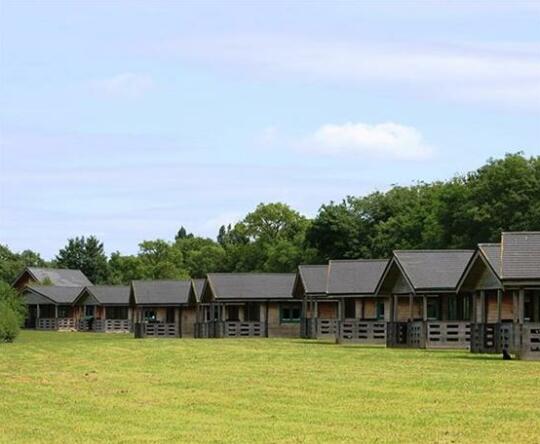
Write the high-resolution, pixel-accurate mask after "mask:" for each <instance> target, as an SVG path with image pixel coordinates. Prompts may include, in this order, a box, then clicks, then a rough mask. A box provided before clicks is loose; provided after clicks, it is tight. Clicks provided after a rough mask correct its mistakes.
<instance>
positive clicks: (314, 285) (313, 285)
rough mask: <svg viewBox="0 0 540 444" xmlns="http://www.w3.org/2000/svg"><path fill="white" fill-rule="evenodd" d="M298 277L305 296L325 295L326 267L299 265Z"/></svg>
mask: <svg viewBox="0 0 540 444" xmlns="http://www.w3.org/2000/svg"><path fill="white" fill-rule="evenodd" d="M298 276H299V277H300V279H301V281H302V285H303V287H304V292H305V293H306V294H325V293H326V286H327V281H328V265H299V266H298Z"/></svg>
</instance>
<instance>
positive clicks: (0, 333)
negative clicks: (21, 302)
mask: <svg viewBox="0 0 540 444" xmlns="http://www.w3.org/2000/svg"><path fill="white" fill-rule="evenodd" d="M20 322H21V321H20V319H19V317H18V316H17V313H16V312H15V311H14V310H13V308H11V307H10V306H9V305H8V304H7V303H6V302H4V301H0V342H13V341H14V340H15V338H16V337H17V335H18V334H19V330H20V328H21V327H20Z"/></svg>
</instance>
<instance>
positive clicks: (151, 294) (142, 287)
mask: <svg viewBox="0 0 540 444" xmlns="http://www.w3.org/2000/svg"><path fill="white" fill-rule="evenodd" d="M131 296H133V302H134V303H135V304H139V305H184V304H188V303H190V302H193V299H194V296H195V295H194V293H193V284H192V282H191V279H188V280H182V281H175V280H157V281H132V282H131ZM190 296H192V298H190ZM130 299H131V298H130ZM190 299H191V300H190Z"/></svg>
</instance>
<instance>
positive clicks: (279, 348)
mask: <svg viewBox="0 0 540 444" xmlns="http://www.w3.org/2000/svg"><path fill="white" fill-rule="evenodd" d="M0 440H1V441H2V442H10V443H11V442H21V443H31V442H64V443H65V442H89V441H97V442H113V441H116V442H122V441H123V442H128V441H130V442H141V441H142V442H161V441H163V442H165V441H172V442H246V443H248V442H291V443H295V442H361V441H367V442H420V441H422V442H455V443H463V442H486V443H493V442H521V443H525V442H536V443H538V442H540V363H539V362H519V361H510V362H508V361H502V360H501V359H500V358H499V357H498V356H487V355H472V354H469V353H467V352H452V351H422V350H396V349H384V348H376V347H361V346H338V345H335V344H330V343H324V342H315V341H304V340H300V339H297V340H281V339H279V340H278V339H240V340H228V339H206V340H195V339H167V340H154V339H145V340H136V339H133V338H132V337H130V336H127V335H118V334H85V333H57V332H50V333H49V332H31V331H25V332H23V333H22V334H21V336H20V338H19V339H18V340H17V341H16V343H14V344H0Z"/></svg>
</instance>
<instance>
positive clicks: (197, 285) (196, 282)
mask: <svg viewBox="0 0 540 444" xmlns="http://www.w3.org/2000/svg"><path fill="white" fill-rule="evenodd" d="M205 282H206V279H193V288H194V289H195V297H196V298H197V301H200V300H201V296H202V292H203V288H204V283H205Z"/></svg>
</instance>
